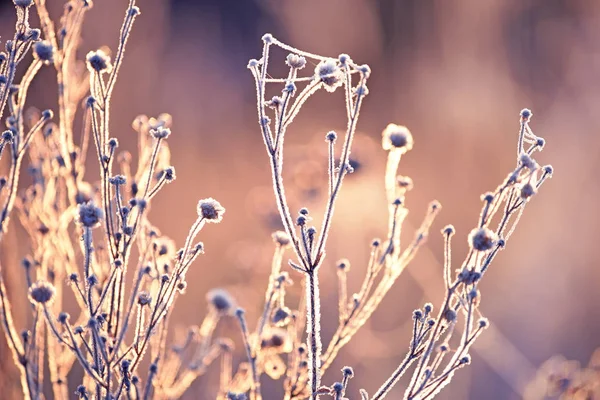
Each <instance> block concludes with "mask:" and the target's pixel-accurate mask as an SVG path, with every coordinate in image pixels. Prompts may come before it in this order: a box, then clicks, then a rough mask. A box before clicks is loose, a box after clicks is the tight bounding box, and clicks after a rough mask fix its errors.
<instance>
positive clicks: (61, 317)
mask: <svg viewBox="0 0 600 400" xmlns="http://www.w3.org/2000/svg"><path fill="white" fill-rule="evenodd" d="M69 317H70V315H69V313H66V312H61V313H60V314H58V322H60V323H61V324H66V323H67V321H68V320H69Z"/></svg>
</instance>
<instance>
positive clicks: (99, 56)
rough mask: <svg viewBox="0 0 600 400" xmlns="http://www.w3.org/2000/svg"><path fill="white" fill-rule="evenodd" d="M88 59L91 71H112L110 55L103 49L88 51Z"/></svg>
mask: <svg viewBox="0 0 600 400" xmlns="http://www.w3.org/2000/svg"><path fill="white" fill-rule="evenodd" d="M86 61H87V66H88V69H89V70H90V71H91V72H94V71H96V72H100V73H104V72H106V73H110V71H111V70H112V64H111V62H110V56H109V55H108V54H106V53H105V52H104V51H103V50H96V51H90V52H89V53H87V56H86Z"/></svg>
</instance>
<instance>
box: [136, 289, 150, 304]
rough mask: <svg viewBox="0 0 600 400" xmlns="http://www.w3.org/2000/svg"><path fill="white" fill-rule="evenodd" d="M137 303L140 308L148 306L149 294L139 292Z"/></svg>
mask: <svg viewBox="0 0 600 400" xmlns="http://www.w3.org/2000/svg"><path fill="white" fill-rule="evenodd" d="M137 302H138V304H139V305H140V306H147V305H150V303H151V302H152V296H150V293H148V292H141V293H140V294H138V300H137Z"/></svg>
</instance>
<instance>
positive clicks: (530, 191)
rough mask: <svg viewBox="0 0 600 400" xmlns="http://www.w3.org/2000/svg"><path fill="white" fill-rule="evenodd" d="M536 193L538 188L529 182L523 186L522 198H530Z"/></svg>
mask: <svg viewBox="0 0 600 400" xmlns="http://www.w3.org/2000/svg"><path fill="white" fill-rule="evenodd" d="M536 193H537V189H536V188H535V186H534V185H532V184H531V182H527V183H525V184H524V185H523V186H521V192H520V195H521V199H523V200H527V199H529V198H530V197H531V196H533V195H534V194H536Z"/></svg>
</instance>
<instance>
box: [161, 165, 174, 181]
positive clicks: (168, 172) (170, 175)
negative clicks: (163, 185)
mask: <svg viewBox="0 0 600 400" xmlns="http://www.w3.org/2000/svg"><path fill="white" fill-rule="evenodd" d="M164 174H165V175H164V176H165V181H166V182H167V183H171V182H173V181H174V180H175V178H176V177H177V175H175V167H173V166H170V167H167V168H165V170H164Z"/></svg>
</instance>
